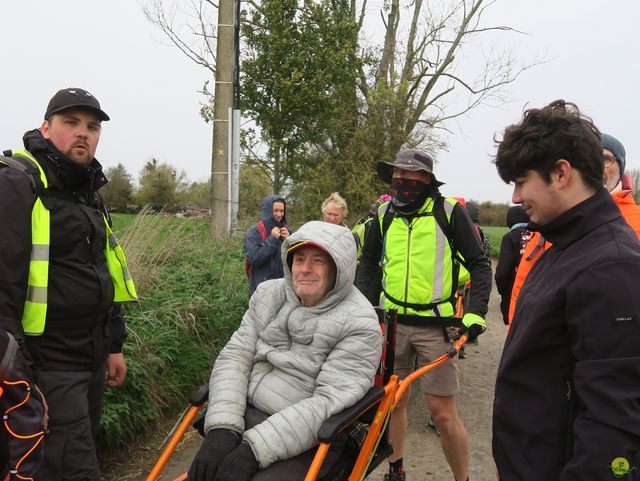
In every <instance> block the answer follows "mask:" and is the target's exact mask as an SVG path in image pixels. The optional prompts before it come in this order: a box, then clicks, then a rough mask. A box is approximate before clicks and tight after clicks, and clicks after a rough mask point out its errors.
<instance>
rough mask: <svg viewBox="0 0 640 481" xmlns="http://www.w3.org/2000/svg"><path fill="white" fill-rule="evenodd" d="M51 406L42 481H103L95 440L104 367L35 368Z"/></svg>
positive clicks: (102, 388) (100, 409)
mask: <svg viewBox="0 0 640 481" xmlns="http://www.w3.org/2000/svg"><path fill="white" fill-rule="evenodd" d="M35 376H36V380H37V383H38V387H40V389H41V390H42V392H43V394H44V396H45V399H46V400H47V404H48V406H49V436H48V437H47V438H46V440H45V447H44V464H43V466H42V468H41V469H40V473H39V474H40V478H39V480H40V481H100V468H99V465H98V458H97V456H96V449H95V439H96V435H97V433H98V427H99V426H100V414H101V412H102V395H103V393H104V381H105V366H104V365H102V366H101V367H100V368H99V369H96V370H95V371H44V370H37V371H35Z"/></svg>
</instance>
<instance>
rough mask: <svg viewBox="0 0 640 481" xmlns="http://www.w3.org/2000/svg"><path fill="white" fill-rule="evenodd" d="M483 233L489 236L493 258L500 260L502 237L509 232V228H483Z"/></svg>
mask: <svg viewBox="0 0 640 481" xmlns="http://www.w3.org/2000/svg"><path fill="white" fill-rule="evenodd" d="M482 231H483V232H484V233H485V234H487V237H488V238H489V243H490V244H491V257H493V258H494V259H497V258H498V254H499V253H500V244H501V243H502V236H504V235H505V234H506V233H507V232H509V228H508V227H492V226H487V227H482Z"/></svg>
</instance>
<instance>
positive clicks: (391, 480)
mask: <svg viewBox="0 0 640 481" xmlns="http://www.w3.org/2000/svg"><path fill="white" fill-rule="evenodd" d="M383 479H384V481H406V479H407V476H406V474H396V473H387V474H385V475H384V478H383Z"/></svg>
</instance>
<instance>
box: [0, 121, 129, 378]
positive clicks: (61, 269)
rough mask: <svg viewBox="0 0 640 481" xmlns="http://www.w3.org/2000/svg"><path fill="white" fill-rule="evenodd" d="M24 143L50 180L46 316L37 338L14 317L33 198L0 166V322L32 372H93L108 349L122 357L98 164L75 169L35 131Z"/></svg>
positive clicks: (20, 179)
mask: <svg viewBox="0 0 640 481" xmlns="http://www.w3.org/2000/svg"><path fill="white" fill-rule="evenodd" d="M24 145H25V148H26V149H27V150H28V151H29V152H30V153H31V154H32V155H33V156H34V157H35V158H36V159H37V160H38V162H39V163H40V165H41V166H42V168H43V169H44V171H45V174H46V176H47V180H48V183H49V187H48V189H46V191H45V192H44V193H43V194H42V195H41V199H42V202H43V203H44V205H45V206H46V207H47V208H48V209H49V211H50V215H51V239H50V254H49V288H48V303H47V319H46V324H45V330H44V333H43V334H42V335H41V336H25V335H24V333H23V330H22V325H21V318H22V311H23V308H24V302H25V297H26V292H27V279H28V273H29V256H30V251H31V209H32V207H33V203H34V202H35V199H36V194H35V193H34V191H33V188H32V186H31V183H30V181H29V179H28V178H27V177H26V176H25V175H24V174H23V173H21V172H19V171H17V170H16V169H11V168H8V167H4V168H1V169H0V193H1V195H0V229H1V231H2V234H1V235H0V325H1V326H2V328H4V329H5V330H6V331H8V332H10V333H11V334H12V335H13V336H14V337H15V338H16V339H17V340H18V342H19V343H21V344H25V343H26V348H27V353H26V355H27V357H28V358H29V361H30V363H31V364H32V365H33V367H35V368H36V369H48V370H78V369H81V370H83V369H88V370H90V369H94V368H97V367H99V366H100V365H101V364H102V363H103V362H104V361H105V360H106V358H107V356H108V354H109V353H110V352H121V349H122V343H123V342H124V339H125V337H126V332H125V327H124V319H123V318H122V314H121V311H120V308H119V306H117V305H114V302H113V296H114V291H113V283H112V281H111V277H110V275H109V270H108V268H107V264H106V258H105V256H104V252H103V251H104V247H105V240H106V233H105V226H104V220H103V217H102V213H101V210H100V200H99V198H98V195H97V190H98V189H99V188H100V187H101V186H103V185H104V184H106V182H107V180H106V178H105V177H104V175H103V173H102V167H101V166H100V164H99V163H98V161H97V160H95V159H94V160H93V161H92V163H91V164H90V166H88V167H81V166H78V165H76V164H74V163H73V162H72V161H71V160H69V159H68V158H66V157H65V156H64V155H62V153H60V152H59V151H58V150H57V149H56V148H55V147H54V146H53V144H51V142H50V141H47V140H45V139H44V138H43V137H42V135H41V134H40V132H39V131H38V130H33V131H30V132H27V133H26V134H25V136H24Z"/></svg>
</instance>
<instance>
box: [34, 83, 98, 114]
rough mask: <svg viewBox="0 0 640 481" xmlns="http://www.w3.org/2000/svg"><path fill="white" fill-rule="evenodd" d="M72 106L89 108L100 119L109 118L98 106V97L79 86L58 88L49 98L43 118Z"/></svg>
mask: <svg viewBox="0 0 640 481" xmlns="http://www.w3.org/2000/svg"><path fill="white" fill-rule="evenodd" d="M72 107H75V108H81V109H87V110H91V111H92V112H93V113H95V114H96V115H97V116H98V118H99V119H100V120H109V116H108V115H107V114H106V113H105V112H104V111H103V110H102V109H101V108H100V102H98V99H97V98H95V97H94V96H93V95H91V94H90V93H89V92H87V91H86V90H83V89H79V88H68V89H62V90H58V91H57V92H56V94H55V95H54V96H53V97H51V100H49V105H47V111H46V112H45V114H44V118H45V120H46V119H48V118H49V117H51V116H52V115H53V114H56V113H58V112H61V111H62V110H66V109H70V108H72Z"/></svg>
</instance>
